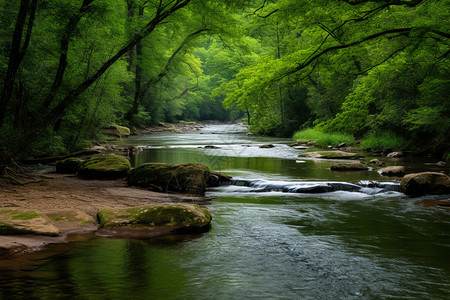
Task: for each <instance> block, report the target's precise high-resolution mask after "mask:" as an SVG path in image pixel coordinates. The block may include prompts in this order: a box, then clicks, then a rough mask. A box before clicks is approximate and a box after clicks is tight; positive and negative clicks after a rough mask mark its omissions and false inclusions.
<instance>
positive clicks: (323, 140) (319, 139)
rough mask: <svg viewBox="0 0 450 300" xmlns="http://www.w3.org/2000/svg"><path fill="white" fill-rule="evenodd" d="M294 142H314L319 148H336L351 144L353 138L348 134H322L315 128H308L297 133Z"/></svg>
mask: <svg viewBox="0 0 450 300" xmlns="http://www.w3.org/2000/svg"><path fill="white" fill-rule="evenodd" d="M293 139H294V140H314V141H315V142H316V143H317V144H318V145H320V146H328V145H331V146H337V145H339V144H340V143H347V144H348V143H351V142H353V141H354V138H353V136H352V135H350V134H345V133H338V132H323V131H321V130H319V129H317V128H308V129H304V130H300V131H297V132H296V133H295V134H294V136H293Z"/></svg>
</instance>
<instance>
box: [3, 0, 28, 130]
mask: <svg viewBox="0 0 450 300" xmlns="http://www.w3.org/2000/svg"><path fill="white" fill-rule="evenodd" d="M36 6H37V0H32V1H31V2H30V0H22V1H21V2H20V8H19V12H18V14H17V20H16V24H15V27H14V34H13V38H12V43H11V49H10V55H9V61H8V69H7V71H6V77H5V82H4V85H3V89H2V93H1V96H0V126H1V125H2V124H3V121H4V119H5V116H6V112H7V110H8V105H9V102H10V100H11V97H12V95H13V90H14V82H15V79H16V75H17V72H18V70H19V67H20V64H21V62H22V59H23V57H24V56H25V53H26V50H27V48H28V45H29V42H30V38H31V32H32V29H33V24H34V17H35V14H36ZM28 15H29V16H28ZM27 16H28V25H27V33H26V35H25V40H24V42H23V45H22V48H21V44H22V39H23V30H24V27H25V23H26V19H27Z"/></svg>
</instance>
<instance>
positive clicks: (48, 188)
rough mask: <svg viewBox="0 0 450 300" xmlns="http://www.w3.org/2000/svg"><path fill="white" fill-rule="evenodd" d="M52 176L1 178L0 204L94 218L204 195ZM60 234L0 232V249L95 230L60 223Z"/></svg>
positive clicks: (24, 248)
mask: <svg viewBox="0 0 450 300" xmlns="http://www.w3.org/2000/svg"><path fill="white" fill-rule="evenodd" d="M51 177H52V178H41V177H35V178H34V179H31V180H28V182H27V183H25V184H24V185H13V184H7V183H5V182H2V183H1V185H0V207H1V208H8V209H19V208H24V209H32V210H36V211H39V212H44V213H46V212H49V211H55V210H71V209H76V210H81V211H82V212H85V213H87V214H88V215H90V216H91V217H93V218H94V219H95V218H96V214H97V211H98V210H99V209H104V208H116V207H133V206H142V205H147V204H153V203H161V202H189V203H199V204H201V203H202V202H204V201H207V200H206V199H205V198H201V197H192V196H189V195H179V194H165V193H156V192H152V191H148V190H145V189H138V188H131V187H127V186H126V182H125V180H124V179H119V180H112V181H111V180H110V181H107V180H82V179H79V178H77V177H75V176H73V175H60V174H51ZM59 226H60V227H59V229H60V232H62V233H63V236H62V237H55V238H52V237H41V236H0V250H4V251H7V252H10V253H26V252H32V251H35V250H39V249H41V248H42V247H43V246H45V245H47V244H50V243H60V242H64V241H65V240H66V235H67V233H69V232H76V231H77V230H78V231H80V232H94V231H95V230H96V229H97V227H96V226H88V227H84V228H77V226H76V225H75V226H70V224H69V225H68V224H64V223H61V224H59Z"/></svg>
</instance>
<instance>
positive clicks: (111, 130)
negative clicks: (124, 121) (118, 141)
mask: <svg viewBox="0 0 450 300" xmlns="http://www.w3.org/2000/svg"><path fill="white" fill-rule="evenodd" d="M103 134H105V135H109V136H114V137H128V136H130V134H131V130H130V129H129V128H128V127H124V126H119V125H111V126H109V127H107V128H105V129H103Z"/></svg>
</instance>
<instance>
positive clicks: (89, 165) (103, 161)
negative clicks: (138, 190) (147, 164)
mask: <svg viewBox="0 0 450 300" xmlns="http://www.w3.org/2000/svg"><path fill="white" fill-rule="evenodd" d="M130 169H131V165H130V162H129V161H128V160H127V159H126V158H125V157H122V156H118V155H115V154H97V155H94V156H92V157H91V158H90V159H87V160H85V161H84V162H83V163H82V164H81V167H80V169H79V171H78V176H80V177H83V178H86V179H118V178H122V177H126V176H127V174H128V172H129V171H130Z"/></svg>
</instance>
